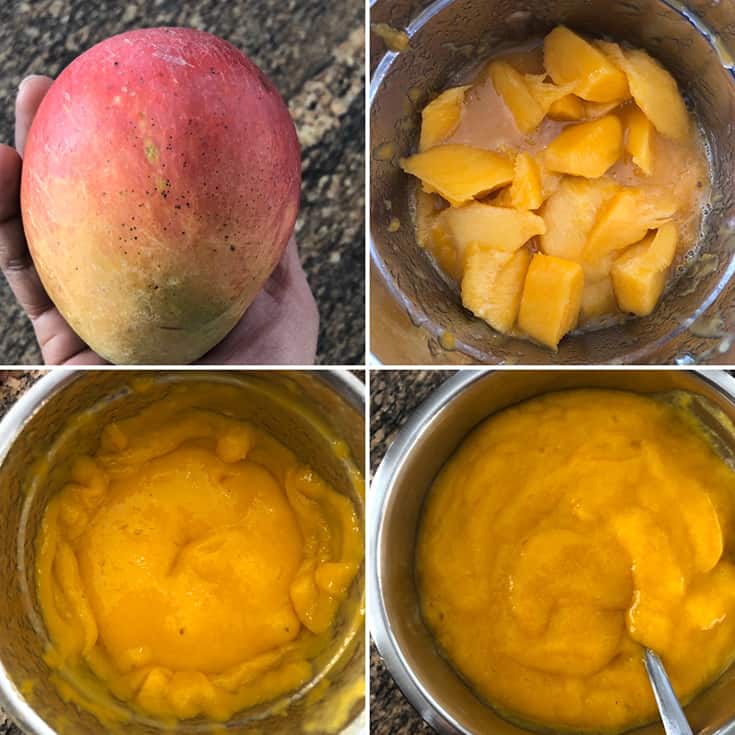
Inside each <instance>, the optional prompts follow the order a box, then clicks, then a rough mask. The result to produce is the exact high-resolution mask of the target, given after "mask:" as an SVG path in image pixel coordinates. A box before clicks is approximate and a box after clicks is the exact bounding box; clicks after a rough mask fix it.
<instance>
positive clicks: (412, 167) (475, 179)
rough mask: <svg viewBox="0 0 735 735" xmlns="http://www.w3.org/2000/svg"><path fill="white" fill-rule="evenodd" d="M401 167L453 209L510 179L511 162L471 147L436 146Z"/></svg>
mask: <svg viewBox="0 0 735 735" xmlns="http://www.w3.org/2000/svg"><path fill="white" fill-rule="evenodd" d="M400 164H401V168H402V169H403V170H404V171H405V172H406V173H409V174H411V175H412V176H415V177H416V178H418V179H421V183H422V185H423V188H424V191H425V192H427V193H430V194H431V193H434V192H436V193H438V194H440V195H441V196H442V197H444V199H446V200H447V201H448V202H449V203H450V204H451V205H452V206H454V207H459V206H461V205H463V204H466V203H467V202H469V201H471V200H472V199H473V198H474V197H477V196H483V195H485V194H489V193H490V192H491V191H494V190H495V189H498V188H500V187H501V186H505V185H506V184H509V183H510V182H511V181H512V180H513V161H511V160H510V159H509V158H508V157H506V156H503V155H501V154H500V153H494V152H493V151H488V150H485V149H484V148H475V147H473V146H470V145H460V144H449V145H438V146H435V147H434V148H430V149H429V150H428V151H424V152H422V153H416V154H415V155H413V156H410V157H408V158H402V159H401V160H400Z"/></svg>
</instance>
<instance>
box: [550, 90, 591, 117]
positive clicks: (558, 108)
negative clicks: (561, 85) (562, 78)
mask: <svg viewBox="0 0 735 735" xmlns="http://www.w3.org/2000/svg"><path fill="white" fill-rule="evenodd" d="M546 114H547V115H548V117H550V118H551V119H552V120H561V121H565V120H571V121H574V120H581V119H582V118H583V117H584V116H585V110H584V102H582V100H581V99H579V97H577V95H576V94H567V95H564V97H561V98H559V99H558V100H556V101H554V102H552V103H551V105H550V106H549V111H548V112H547V113H546Z"/></svg>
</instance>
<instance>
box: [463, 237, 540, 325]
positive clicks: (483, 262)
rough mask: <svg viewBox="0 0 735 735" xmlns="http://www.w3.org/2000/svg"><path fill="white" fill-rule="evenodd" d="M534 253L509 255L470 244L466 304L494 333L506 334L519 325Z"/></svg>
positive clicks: (464, 297) (521, 252) (465, 286)
mask: <svg viewBox="0 0 735 735" xmlns="http://www.w3.org/2000/svg"><path fill="white" fill-rule="evenodd" d="M530 262H531V253H530V252H529V251H528V250H527V249H526V248H521V249H520V250H517V251H516V252H515V253H512V254H510V253H507V252H503V251H501V250H494V249H492V248H487V247H483V246H481V245H479V244H478V243H470V245H469V246H468V247H467V253H466V258H465V267H464V277H463V278H462V303H463V304H464V306H465V307H466V308H467V309H469V310H470V311H471V312H472V313H473V314H474V315H475V316H478V317H480V319H484V320H485V321H486V322H487V323H488V324H489V325H490V326H491V327H492V328H493V329H497V330H498V331H499V332H502V333H505V332H507V331H509V330H510V328H511V327H512V326H513V324H515V321H516V317H517V316H518V307H519V305H520V302H521V293H522V291H523V281H524V279H525V277H526V271H527V270H528V264H529V263H530Z"/></svg>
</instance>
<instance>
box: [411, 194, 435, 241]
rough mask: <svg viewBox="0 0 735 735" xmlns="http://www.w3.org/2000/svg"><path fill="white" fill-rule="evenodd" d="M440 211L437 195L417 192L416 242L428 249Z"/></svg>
mask: <svg viewBox="0 0 735 735" xmlns="http://www.w3.org/2000/svg"><path fill="white" fill-rule="evenodd" d="M438 214H439V210H438V209H437V198H436V195H435V194H427V193H426V192H425V191H421V190H419V191H417V192H416V242H417V243H418V244H419V245H420V246H421V247H422V248H426V247H428V246H429V244H430V239H431V230H432V228H433V226H434V221H435V220H436V217H437V215H438Z"/></svg>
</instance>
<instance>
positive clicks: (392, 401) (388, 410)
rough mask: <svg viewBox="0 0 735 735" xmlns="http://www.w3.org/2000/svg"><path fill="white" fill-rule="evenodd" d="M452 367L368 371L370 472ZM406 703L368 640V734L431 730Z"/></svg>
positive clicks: (403, 734)
mask: <svg viewBox="0 0 735 735" xmlns="http://www.w3.org/2000/svg"><path fill="white" fill-rule="evenodd" d="M453 374H454V371H446V370H443V371H438V370H380V371H375V370H373V371H371V372H370V407H371V408H370V469H371V472H372V473H374V472H375V470H377V468H378V465H379V464H380V461H381V460H382V459H383V455H384V454H385V452H386V450H387V449H388V447H389V446H390V445H391V444H392V442H393V439H395V436H396V434H397V433H398V431H399V430H400V428H401V427H402V426H403V424H404V423H405V422H406V419H407V418H408V416H409V415H410V414H411V412H412V411H413V410H414V409H415V408H416V407H418V406H419V404H421V403H422V402H423V401H424V400H425V399H426V398H427V397H428V396H429V394H430V393H431V392H432V391H433V390H434V389H435V388H437V387H439V386H440V385H441V384H442V383H443V382H444V381H445V380H447V379H448V378H449V377H451V376H452V375H453ZM433 732H434V730H433V729H432V728H431V727H429V725H427V724H426V723H425V722H424V721H423V720H422V719H421V717H419V715H418V713H417V712H416V710H415V709H414V708H413V707H412V706H411V705H410V704H409V703H408V700H407V699H406V698H405V697H404V696H403V694H402V693H401V690H400V689H399V688H398V686H397V685H396V683H395V682H394V681H393V678H392V677H391V675H390V673H388V670H387V669H386V668H385V665H384V664H383V659H382V658H381V657H380V654H379V653H378V649H377V648H376V647H375V644H374V643H372V642H371V644H370V733H371V735H424V734H426V733H433Z"/></svg>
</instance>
